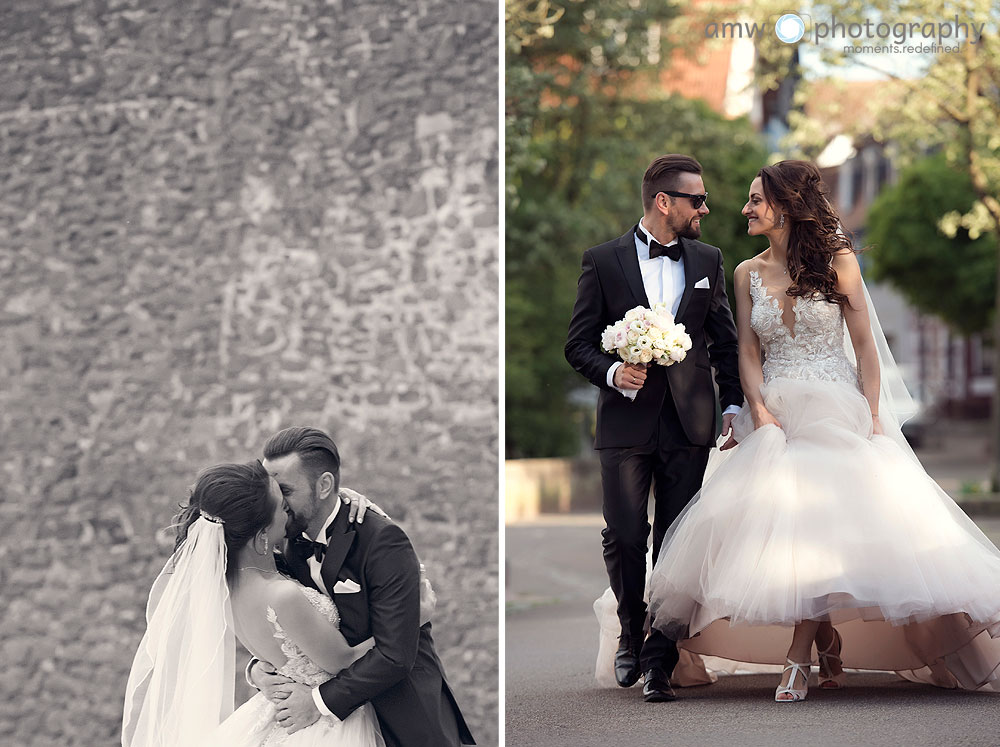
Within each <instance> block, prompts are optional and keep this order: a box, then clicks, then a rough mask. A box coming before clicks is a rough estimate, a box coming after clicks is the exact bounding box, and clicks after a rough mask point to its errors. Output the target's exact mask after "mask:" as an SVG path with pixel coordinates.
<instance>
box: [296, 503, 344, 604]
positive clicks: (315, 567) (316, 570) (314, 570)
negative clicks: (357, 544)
mask: <svg viewBox="0 0 1000 747" xmlns="http://www.w3.org/2000/svg"><path fill="white" fill-rule="evenodd" d="M331 500H333V502H334V506H333V510H332V511H331V512H330V515H329V516H328V517H327V519H326V521H325V522H323V526H321V527H320V528H319V536H318V537H316V538H315V539H314V538H312V537H310V536H309V535H308V534H306V533H305V532H303V533H302V536H303V537H305V538H306V539H307V540H312V541H313V542H319V543H320V544H321V545H326V544H328V543H327V539H326V530H327V529H328V528H329V526H330V525H331V524H332V523H333V520H334V519H336V518H337V513H338V512H339V511H340V497H339V496H333V497H332V498H331ZM306 563H308V565H309V575H310V576H311V577H312V580H313V583H315V584H316V588H317V589H319V590H320V591H322V592H323V593H325V594H326V595H327V596H328V597H331V596H332V595H331V594H330V590H329V589H327V588H326V584H325V583H323V574H322V573H321V572H320V571H322V569H323V564H322V563H321V562H320V561H318V560H316V556H315V555H310V556H309V557H308V558H307V559H306Z"/></svg>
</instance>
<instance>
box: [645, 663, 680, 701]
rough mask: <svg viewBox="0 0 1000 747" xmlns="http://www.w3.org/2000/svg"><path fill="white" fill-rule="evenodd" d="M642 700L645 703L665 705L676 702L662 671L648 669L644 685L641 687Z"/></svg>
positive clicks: (668, 679) (668, 680)
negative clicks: (672, 701)
mask: <svg viewBox="0 0 1000 747" xmlns="http://www.w3.org/2000/svg"><path fill="white" fill-rule="evenodd" d="M642 699H643V700H645V701H646V702H647V703H666V702H668V701H671V700H677V696H676V695H674V688H672V687H671V686H670V678H669V677H667V674H666V672H664V671H663V670H662V669H650V670H649V671H648V672H646V683H645V684H644V685H643V686H642Z"/></svg>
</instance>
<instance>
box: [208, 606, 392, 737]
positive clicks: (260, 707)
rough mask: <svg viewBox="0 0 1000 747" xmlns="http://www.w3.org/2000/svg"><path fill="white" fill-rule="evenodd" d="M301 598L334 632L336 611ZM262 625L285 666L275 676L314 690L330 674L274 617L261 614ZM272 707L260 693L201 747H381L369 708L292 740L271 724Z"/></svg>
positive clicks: (323, 721)
mask: <svg viewBox="0 0 1000 747" xmlns="http://www.w3.org/2000/svg"><path fill="white" fill-rule="evenodd" d="M302 593H303V594H305V595H306V598H307V599H308V600H309V602H310V603H311V604H312V605H313V606H314V607H315V608H316V609H317V610H319V611H320V612H321V613H322V614H323V615H324V616H325V617H326V618H327V619H328V620H329V621H330V624H331V625H333V626H335V627H338V628H339V627H340V615H339V613H338V612H337V607H336V605H335V604H334V603H333V600H332V599H330V598H329V597H328V596H326V595H325V594H321V593H320V592H318V591H316V590H315V589H310V588H308V587H302ZM267 619H268V622H270V623H271V626H272V627H273V628H274V637H275V638H277V639H278V640H280V641H281V651H282V653H284V654H285V657H286V659H287V661H286V662H285V664H284V665H283V666H282V667H281V668H280V669H278V673H279V674H282V675H284V676H285V677H288V678H289V679H292V680H294V681H296V682H301V683H302V684H304V685H308V686H309V687H316V686H317V685H320V684H322V683H324V682H326V681H327V680H329V679H330V678H331V677H332V676H333V674H332V673H330V672H327V671H325V670H323V668H322V667H320V666H318V665H316V664H314V663H313V662H312V661H311V660H310V659H309V657H307V656H306V655H305V654H304V653H303V652H302V649H300V648H299V647H298V646H297V645H296V644H295V642H294V641H293V640H291V639H290V638H289V637H288V636H287V634H286V633H285V631H284V630H283V629H282V627H281V623H280V621H279V620H278V616H277V614H276V613H275V611H274V610H273V609H272V608H271V607H268V608H267ZM274 715H275V707H274V705H272V704H271V702H270V701H269V700H267V698H265V697H264V696H263V695H262V694H261V693H257V694H256V695H254V696H253V697H252V698H250V700H248V701H247V702H246V703H244V704H243V705H242V706H240V707H239V708H238V709H236V711H235V712H234V713H233V714H232V715H231V716H230V717H229V718H227V719H226V720H225V721H224V722H223V723H222V724H221V725H220V726H219V729H218V731H217V732H216V733H215V734H213V735H212V736H211V738H210V739H209V740H208V741H207V742H206V744H215V745H220V747H221V746H225V747H277V745H281V747H327V745H336V747H385V742H384V741H383V740H382V736H381V733H380V732H379V728H378V722H377V721H376V717H375V712H374V710H373V709H372V706H371V705H370V704H367V705H363V706H361V707H360V708H358V709H357V710H356V711H354V713H352V714H351V715H350V716H348V717H347V719H346V720H344V721H338V720H336V719H333V718H330V717H328V716H321V717H320V719H319V721H317V722H316V723H314V724H313V725H311V726H309V727H306V728H305V729H302V730H300V731H297V732H295V733H294V734H288V732H287V731H286V730H285V729H284V728H283V727H281V726H279V725H278V724H277V723H276V722H275V720H274Z"/></svg>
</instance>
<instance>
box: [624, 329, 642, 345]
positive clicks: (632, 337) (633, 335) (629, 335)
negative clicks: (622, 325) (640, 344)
mask: <svg viewBox="0 0 1000 747" xmlns="http://www.w3.org/2000/svg"><path fill="white" fill-rule="evenodd" d="M625 339H626V340H627V341H628V344H629V345H635V341H636V340H638V339H639V333H638V332H636V331H635V330H634V329H630V330H629V331H628V332H626V333H625Z"/></svg>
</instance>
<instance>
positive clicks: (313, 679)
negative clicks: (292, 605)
mask: <svg viewBox="0 0 1000 747" xmlns="http://www.w3.org/2000/svg"><path fill="white" fill-rule="evenodd" d="M302 593H303V594H305V595H306V599H308V600H309V603H310V604H312V606H313V607H315V608H316V609H317V610H319V612H320V613H322V614H323V615H324V616H326V618H327V619H328V620H329V621H330V624H331V625H333V626H334V627H335V628H338V629H339V628H340V613H339V612H338V611H337V605H335V604H334V603H333V600H332V599H330V597H328V596H326V595H325V594H321V593H320V592H318V591H316V589H310V588H309V587H308V586H303V587H302ZM267 621H268V622H269V623H271V626H272V627H273V628H274V637H275V638H277V639H278V640H279V641H281V652H282V653H283V654H284V655H285V657H286V658H287V661H286V662H285V664H284V666H282V667H281V668H280V669H279V670H278V674H283V675H285V676H286V677H288V678H289V679H293V680H295V681H296V682H301V683H302V684H304V685H308V686H309V687H316V686H317V685H321V684H322V683H324V682H326V681H327V680H328V679H330V678H331V677H332V676H333V672H327V671H326V670H325V669H323V668H322V667H320V666H319V665H317V664H314V663H313V662H312V661H311V660H310V659H309V657H308V656H306V655H305V654H304V653H302V649H300V648H299V647H298V646H297V645H296V644H295V641H292V640H291V639H289V637H288V636H287V634H286V633H285V631H284V629H282V627H281V623H280V622H278V614H277V613H276V612H275V611H274V609H273V608H272V607H270V606H268V608H267Z"/></svg>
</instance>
